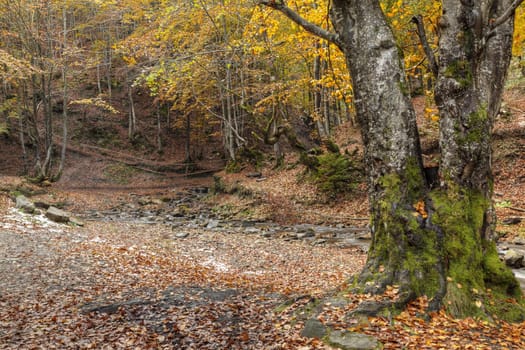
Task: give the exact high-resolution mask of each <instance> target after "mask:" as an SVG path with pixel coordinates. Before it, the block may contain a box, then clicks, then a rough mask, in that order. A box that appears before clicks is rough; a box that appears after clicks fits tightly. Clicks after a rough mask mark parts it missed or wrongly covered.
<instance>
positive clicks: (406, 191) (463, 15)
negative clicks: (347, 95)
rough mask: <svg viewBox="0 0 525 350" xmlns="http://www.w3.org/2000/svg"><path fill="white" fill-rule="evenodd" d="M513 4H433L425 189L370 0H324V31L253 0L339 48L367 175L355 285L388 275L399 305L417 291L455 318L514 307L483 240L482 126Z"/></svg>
mask: <svg viewBox="0 0 525 350" xmlns="http://www.w3.org/2000/svg"><path fill="white" fill-rule="evenodd" d="M520 2H521V1H510V0H487V1H481V2H475V1H470V0H461V1H457V0H445V1H443V2H442V4H443V16H442V19H441V22H440V29H441V37H440V42H439V44H440V48H439V63H438V67H439V69H438V72H437V75H438V76H437V84H436V91H435V96H436V103H437V105H438V107H439V109H440V116H441V121H440V146H441V151H442V158H441V163H440V181H439V184H438V186H435V185H434V184H433V185H434V186H432V188H431V186H429V184H428V183H427V181H426V179H425V176H424V169H423V165H422V161H421V150H420V145H419V136H418V131H417V125H416V118H415V113H414V109H413V106H412V104H411V101H410V97H409V95H408V88H407V83H406V78H405V74H404V67H403V65H402V60H401V54H402V53H401V52H400V51H399V49H398V47H397V45H396V41H395V39H394V36H393V33H392V31H391V28H390V27H389V25H388V23H387V21H386V19H385V16H384V14H383V12H382V10H381V7H380V4H379V1H377V0H334V1H333V2H332V7H331V20H332V24H333V26H334V29H335V33H332V32H329V31H326V30H323V29H321V28H319V27H317V26H315V25H314V24H312V23H309V22H307V21H306V20H304V19H303V18H301V17H300V16H299V15H298V14H297V13H295V12H293V11H292V10H291V9H290V8H288V7H287V6H286V5H285V4H284V3H283V2H275V1H271V0H268V1H263V3H264V4H266V5H267V6H271V7H273V8H276V9H278V10H280V11H281V12H283V13H284V14H285V15H287V16H288V17H289V18H290V19H292V20H293V21H295V22H296V23H298V24H300V25H301V26H303V27H304V28H305V29H306V30H308V31H310V32H312V33H313V34H315V35H318V36H320V37H322V38H324V39H327V40H329V41H331V42H333V43H335V44H336V45H337V46H338V47H339V48H340V49H341V50H342V51H343V53H344V55H345V57H346V60H347V66H348V68H349V71H350V75H351V77H352V82H353V91H354V95H355V96H354V98H355V107H356V112H357V118H358V121H359V124H360V127H361V133H362V138H363V142H364V146H365V163H366V167H367V173H368V185H369V201H370V214H371V229H372V243H371V247H370V250H369V255H368V260H367V263H366V265H365V267H364V269H363V271H362V273H361V275H360V276H359V284H360V285H361V286H362V288H363V290H364V291H366V292H371V293H382V292H383V291H384V290H385V289H386V287H387V286H389V285H396V286H398V287H399V291H400V299H399V305H400V306H402V305H404V304H405V303H406V302H408V301H410V300H412V299H414V298H416V297H418V296H422V295H426V296H427V297H429V298H430V300H431V302H430V308H431V309H438V308H440V307H442V306H444V307H446V308H447V309H448V310H449V311H450V312H451V313H452V314H454V315H456V316H466V315H491V314H498V315H499V316H502V317H504V318H507V319H514V320H519V319H520V318H521V317H524V316H525V312H524V310H523V308H520V307H519V306H516V304H509V303H508V302H507V301H508V300H510V299H509V298H514V299H516V300H521V290H520V288H519V284H518V283H517V282H516V280H515V278H514V276H513V274H512V272H511V271H510V270H508V269H507V268H506V267H505V266H504V265H503V264H502V263H501V262H500V261H499V258H498V256H497V252H496V248H495V244H494V242H493V241H492V240H491V237H492V231H493V229H494V223H495V221H494V214H493V208H492V204H491V195H492V175H491V164H490V155H491V128H492V123H493V120H494V117H495V115H496V113H497V112H498V110H499V106H500V102H501V95H502V90H503V83H504V80H505V74H506V71H507V68H508V63H509V59H510V47H511V46H510V45H511V42H512V33H513V23H512V20H513V15H514V11H513V9H515V7H517V5H519V3H520ZM479 3H481V4H479ZM489 290H490V292H489ZM516 310H517V311H516ZM513 312H514V313H513Z"/></svg>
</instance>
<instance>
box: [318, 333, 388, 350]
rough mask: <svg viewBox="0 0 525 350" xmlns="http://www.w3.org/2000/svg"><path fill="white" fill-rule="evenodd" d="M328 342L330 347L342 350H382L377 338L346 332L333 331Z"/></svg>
mask: <svg viewBox="0 0 525 350" xmlns="http://www.w3.org/2000/svg"><path fill="white" fill-rule="evenodd" d="M328 342H329V343H330V345H332V346H335V347H338V348H339V349H342V350H379V349H382V345H381V343H380V342H379V341H378V340H377V339H376V338H374V337H372V336H369V335H366V334H360V333H353V332H346V331H333V332H332V333H330V336H329V337H328Z"/></svg>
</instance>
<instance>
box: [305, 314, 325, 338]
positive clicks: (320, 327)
mask: <svg viewBox="0 0 525 350" xmlns="http://www.w3.org/2000/svg"><path fill="white" fill-rule="evenodd" d="M326 333H327V332H326V326H325V325H324V324H322V323H321V321H319V320H318V319H316V318H311V319H309V320H308V321H306V322H305V324H304V329H303V331H302V332H301V336H302V337H305V338H317V339H321V338H323V337H324V336H325V335H326Z"/></svg>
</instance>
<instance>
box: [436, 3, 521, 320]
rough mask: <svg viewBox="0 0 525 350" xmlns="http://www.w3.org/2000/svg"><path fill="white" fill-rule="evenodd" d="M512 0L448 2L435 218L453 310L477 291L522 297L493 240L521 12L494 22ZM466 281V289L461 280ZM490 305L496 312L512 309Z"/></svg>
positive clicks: (467, 308) (468, 303)
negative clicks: (498, 139)
mask: <svg viewBox="0 0 525 350" xmlns="http://www.w3.org/2000/svg"><path fill="white" fill-rule="evenodd" d="M511 2H512V1H510V0H492V1H481V2H474V1H461V2H459V1H454V0H445V1H443V8H444V11H443V16H442V17H441V19H440V23H439V25H440V32H441V36H440V41H439V64H438V66H439V72H438V77H437V84H436V89H435V98H436V104H437V106H438V108H439V112H440V113H439V114H440V148H441V163H440V177H441V188H440V189H439V190H438V191H435V193H433V194H432V200H433V206H434V210H435V214H434V215H432V220H433V222H434V223H435V224H436V225H439V226H440V228H441V231H442V232H443V237H442V244H441V245H442V250H443V253H442V255H443V257H444V258H446V264H445V272H446V274H447V278H448V279H449V280H450V281H452V283H448V285H447V294H446V296H445V298H446V300H447V304H446V306H447V308H448V309H449V310H450V311H451V312H453V313H456V314H460V315H463V314H473V313H475V312H476V311H477V307H476V306H474V305H473V303H474V302H475V299H476V298H474V296H472V295H471V294H472V293H470V291H471V290H473V289H474V290H486V289H490V290H492V291H493V293H498V294H499V295H501V296H503V297H505V296H512V297H518V296H520V294H521V291H520V287H519V285H518V283H517V282H516V281H515V279H514V276H513V275H512V273H511V272H510V271H509V270H507V269H506V268H505V267H504V266H502V264H501V263H500V262H499V259H498V256H497V252H496V247H495V244H494V242H493V236H494V227H495V213H494V209H493V205H492V200H491V198H492V190H493V177H492V170H491V152H492V148H491V133H492V127H493V123H494V119H495V118H496V115H497V113H498V111H499V108H500V105H501V98H502V94H503V87H504V82H505V79H506V73H507V69H508V66H509V63H510V59H511V47H512V34H513V18H512V17H511V18H509V19H508V20H506V21H505V22H504V23H502V24H500V25H499V26H498V27H496V28H493V27H492V26H491V23H493V22H494V21H495V20H496V19H497V18H499V17H500V16H502V15H503V14H504V12H505V11H506V10H507V9H509V8H510V6H511ZM458 285H459V286H461V288H458V287H457V286H458ZM499 305H501V304H499V303H496V304H495V305H490V304H489V303H487V306H486V307H487V310H488V311H489V312H490V313H493V312H494V313H500V314H501V313H505V312H506V311H507V310H505V309H504V308H503V309H502V310H498V306H499Z"/></svg>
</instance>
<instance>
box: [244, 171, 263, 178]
mask: <svg viewBox="0 0 525 350" xmlns="http://www.w3.org/2000/svg"><path fill="white" fill-rule="evenodd" d="M261 176H262V173H261V172H259V171H255V172H253V173H248V174H246V177H251V178H258V177H261Z"/></svg>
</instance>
